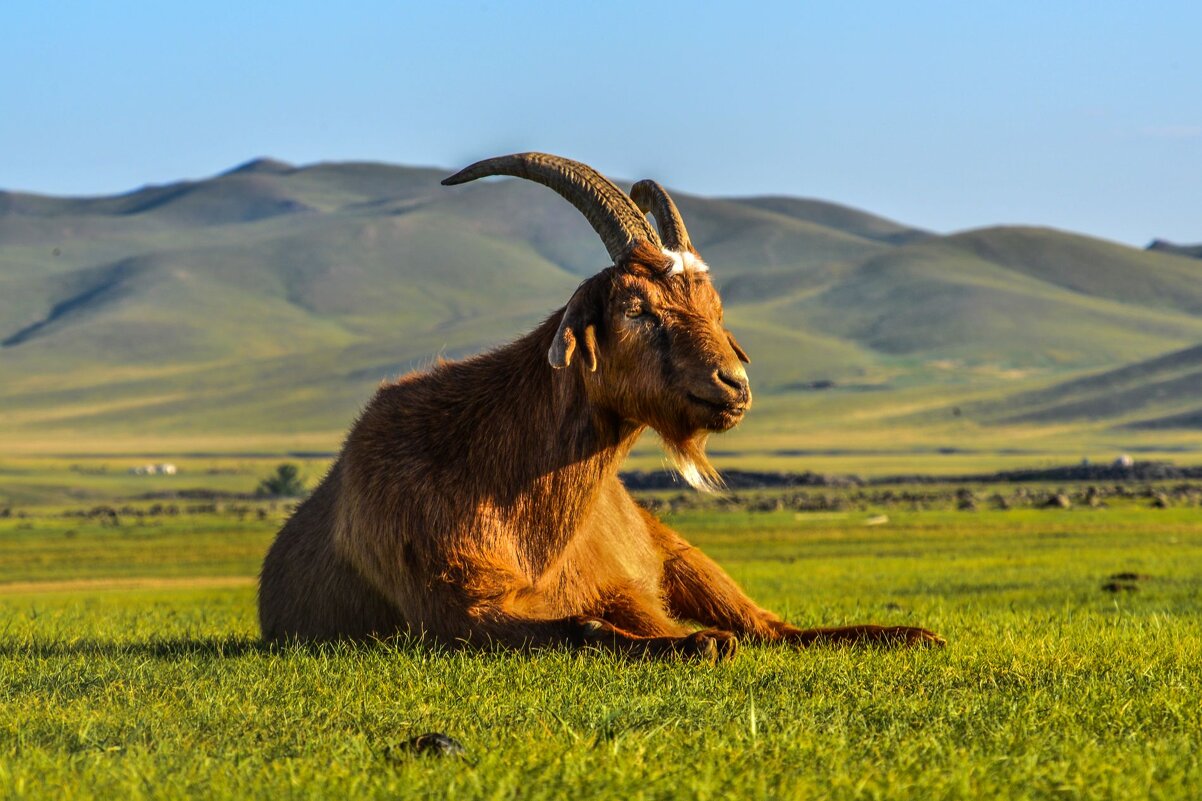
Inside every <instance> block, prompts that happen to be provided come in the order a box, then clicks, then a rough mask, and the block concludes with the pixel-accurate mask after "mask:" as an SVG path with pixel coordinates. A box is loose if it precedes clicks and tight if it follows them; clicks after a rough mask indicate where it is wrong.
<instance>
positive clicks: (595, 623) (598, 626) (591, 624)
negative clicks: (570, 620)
mask: <svg viewBox="0 0 1202 801" xmlns="http://www.w3.org/2000/svg"><path fill="white" fill-rule="evenodd" d="M580 628H581V630H582V631H583V632H584V633H585V634H600V633H601V632H603V631H605V623H603V622H602V621H600V620H595V619H592V618H587V619H585V620H582V621H581V622H580Z"/></svg>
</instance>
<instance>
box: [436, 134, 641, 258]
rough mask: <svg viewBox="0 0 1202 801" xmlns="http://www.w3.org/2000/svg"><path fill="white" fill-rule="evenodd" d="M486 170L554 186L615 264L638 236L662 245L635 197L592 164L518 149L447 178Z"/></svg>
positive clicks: (469, 177) (458, 179)
mask: <svg viewBox="0 0 1202 801" xmlns="http://www.w3.org/2000/svg"><path fill="white" fill-rule="evenodd" d="M486 175H512V176H514V177H515V178H525V179H526V180H528V181H535V182H537V183H540V184H542V185H543V186H547V187H550V188H551V189H554V190H555V191H556V192H558V193H559V194H560V195H562V196H563V197H564V199H565V200H567V201H568V202H569V203H571V204H572V205H573V206H575V207H576V208H577V209H579V210H580V213H581V214H583V215H584V216H585V218H586V219H588V221H589V223H590V224H592V226H593V230H594V231H596V232H597V233H598V234H599V235H600V236H601V241H603V242H604V243H605V249H606V250H608V251H609V257H610V258H611V259H613V260H614V263H615V264H617V263H618V262H620V261H621V260H622V259H623V258H624V257H626V256H627V255H629V254H630V251H631V250H633V249H634V248H635V246H636V245H637V244H638V243H639V242H649V243H651V244H652V245H654V246H655V247H656V248H657V249H658V248H660V247H661V245H660V241H659V237H658V236H656V234H655V230H654V229H653V228H652V227H651V225H650V224H649V223H648V222H647V218H646V216H644V213H643V212H641V211H639V208H638V206H636V205H635V204H634V201H633V200H631V199H630V198H629V197H627V196H626V195H625V193H623V192H622V190H621V189H618V187H616V186H615V185H614V184H613V182H611V181H610V180H609V179H608V178H606V177H605V176H604V175H602V174H601V173H599V172H597V171H596V170H594V169H593V168H592V167H590V166H588V165H587V164H581V163H580V162H578V161H572V160H571V159H565V158H560V157H559V156H551V155H548V154H546V153H516V154H514V155H512V156H498V157H497V158H492V159H485V160H484V161H477V162H476V163H475V164H473V165H471V166H470V167H465V168H464V169H462V170H460V171H459V172H457V173H455V174H454V175H452V176H451V177H450V178H446V179H444V180H443V182H442V183H443V185H444V186H453V185H455V184H463V183H467V182H468V181H474V180H476V179H477V178H483V177H485V176H486Z"/></svg>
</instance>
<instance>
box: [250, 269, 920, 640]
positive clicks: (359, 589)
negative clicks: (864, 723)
mask: <svg viewBox="0 0 1202 801" xmlns="http://www.w3.org/2000/svg"><path fill="white" fill-rule="evenodd" d="M665 269H666V265H665V257H664V256H663V254H662V253H661V252H659V251H658V249H655V248H652V247H650V246H642V247H639V248H636V249H635V250H634V251H633V252H632V253H631V254H630V256H629V258H628V259H625V260H624V261H623V262H622V263H620V264H617V265H615V266H613V267H610V268H608V269H606V270H604V271H602V272H601V273H600V274H598V275H596V276H594V277H593V278H590V279H589V280H587V281H585V282H584V283H583V284H581V286H580V288H579V290H577V292H576V293H575V294H574V295H573V297H572V299H571V301H570V302H569V304H568V305H567V306H566V307H565V308H564V309H561V310H560V311H558V312H556V313H555V314H554V315H552V316H551V317H550V318H549V319H548V320H547V321H546V322H544V323H543V324H542V325H541V326H539V327H538V328H537V329H536V330H535V331H533V332H532V333H530V334H528V335H527V336H525V337H522V338H521V339H519V340H517V341H516V342H513V343H512V344H510V345H507V346H505V347H502V348H500V349H498V350H495V351H492V352H490V353H485V354H483V355H480V356H476V357H474V358H471V359H467V360H465V361H462V362H448V363H442V364H439V365H437V366H435V367H433V368H432V369H430V370H429V371H427V372H424V373H414V374H410V375H407V376H405V377H403V378H402V379H400V380H399V381H397V382H395V383H392V384H389V385H386V386H383V387H382V388H381V389H380V390H379V392H377V394H376V396H375V398H374V399H373V400H372V401H371V403H369V404H368V406H367V408H366V409H365V410H364V412H363V414H362V416H361V417H360V418H359V420H358V421H357V422H356V424H355V426H354V427H353V429H352V430H351V432H350V435H349V436H348V438H347V440H346V443H345V445H344V447H343V449H342V453H341V455H340V456H339V457H338V460H337V461H336V463H335V464H334V466H333V468H332V469H331V470H330V473H329V474H328V475H327V476H326V477H325V479H324V481H323V482H322V483H321V485H320V486H319V487H318V489H317V490H316V491H315V492H314V494H313V495H312V497H310V498H309V499H308V500H307V501H306V502H305V503H304V504H302V505H301V507H300V508H299V509H298V510H297V512H296V514H295V515H293V517H292V518H291V519H290V520H289V521H288V522H287V524H286V525H285V526H284V528H283V530H282V531H281V532H280V534H279V536H278V537H277V539H276V541H275V543H274V544H273V545H272V547H271V550H270V552H269V553H268V555H267V559H266V562H265V563H264V565H263V571H262V576H261V580H260V590H259V611H260V621H261V624H262V628H263V635H264V637H265V638H267V639H269V640H286V639H294V638H295V639H302V640H327V639H334V638H370V637H385V636H389V635H393V634H397V633H410V634H414V635H421V636H426V637H429V638H431V639H433V640H435V641H437V642H439V643H443V644H446V645H457V644H464V643H466V644H470V645H475V646H486V645H493V644H495V645H502V646H508V647H515V648H520V647H538V646H547V645H567V646H573V647H583V646H595V647H602V648H606V649H611V650H615V651H619V652H623V653H628V654H634V655H647V656H666V655H683V656H692V657H697V658H701V659H708V660H712V659H718V658H725V657H728V656H730V655H732V654H733V653H734V651H735V649H736V647H737V643H738V640H737V637H746V638H749V639H751V640H755V641H766V642H787V643H794V644H797V645H809V644H811V643H816V642H852V641H855V642H865V641H870V642H898V643H914V644H920V643H926V644H932V643H934V644H937V643H941V642H942V640H940V639H939V638H938V637H937V636H936V635H934V634H932V633H931V632H928V631H925V630H923V629H917V628H907V627H888V628H886V627H880V626H854V627H849V628H839V629H800V628H796V627H794V626H791V625H789V624H788V623H785V622H784V621H782V620H781V619H780V618H778V617H777V616H776V615H774V614H772V613H771V612H768V611H765V610H764V609H761V608H760V607H758V606H757V605H756V604H755V603H753V602H752V601H751V600H750V599H749V598H748V597H747V596H746V595H744V594H743V592H742V591H741V590H740V589H739V588H738V586H736V584H735V583H734V582H733V581H732V580H731V579H730V577H729V576H727V575H726V573H725V572H723V570H722V569H721V568H720V567H718V565H717V564H715V563H714V562H713V561H711V560H710V559H709V558H707V557H706V556H705V555H704V554H702V553H701V552H700V551H698V550H697V549H696V548H694V547H692V546H690V545H689V544H688V543H687V542H686V541H685V540H684V539H683V538H682V537H681V536H680V535H679V534H677V533H676V532H674V531H672V530H671V529H670V528H668V527H667V526H665V525H664V524H663V523H661V522H660V521H659V520H657V519H656V518H655V517H654V516H652V515H651V514H650V513H648V512H646V511H645V510H643V509H642V508H641V507H639V506H638V505H637V504H636V503H635V502H634V500H633V499H632V498H631V496H630V494H629V493H628V492H627V491H626V489H625V487H623V486H622V483H621V482H620V481H619V479H618V477H617V471H618V468H619V466H620V465H621V463H622V460H623V459H624V458H625V456H626V455H627V453H628V452H629V451H630V449H631V447H632V446H633V445H634V443H635V440H637V439H638V437H639V435H640V434H641V433H642V432H643V431H644V430H645V429H646V428H648V427H650V428H652V429H654V430H655V431H656V432H658V433H659V434H660V436H661V437H662V438H663V440H664V442H665V444H666V446H667V448H668V450H669V452H671V453H672V454H673V455H674V456H675V458H676V459H677V460H678V462H679V463H680V466H681V467H682V471H683V472H684V473H685V474H686V475H689V471H690V470H695V472H694V473H693V478H694V480H695V481H700V482H704V481H705V480H706V479H707V477H708V478H713V477H714V476H715V473H714V471H713V469H712V468H711V467H710V466H709V463H708V462H707V461H705V457H704V453H703V450H702V448H703V445H704V439H705V437H706V436H707V435H708V434H709V433H710V432H718V431H725V430H727V429H729V428H730V427H732V426H733V425H734V424H735V423H737V422H738V421H739V420H740V419H741V418H742V415H743V413H744V412H745V411H746V409H747V408H748V407H749V406H750V404H751V393H750V389H749V387H748V384H747V379H746V374H745V373H744V371H743V368H742V366H741V365H740V363H739V362H740V359H741V358H742V359H744V360H745V359H746V356H745V354H743V353H742V351H741V349H739V347H738V345H737V344H736V343H735V341H734V339H733V337H731V335H730V334H729V332H727V331H726V330H725V329H724V328H723V326H722V306H721V302H720V301H719V298H718V294H717V292H715V290H714V288H713V286H712V284H711V283H710V280H709V277H708V275H707V274H706V273H704V272H689V271H686V272H685V273H683V274H677V275H666V274H665ZM548 354H550V362H551V363H548V362H549V360H548ZM556 362H559V363H560V364H559V365H558V366H561V367H563V368H565V369H554V367H553V364H554V363H556ZM692 623H699V624H701V625H702V626H708V627H712V628H707V629H703V630H701V631H694V630H693V629H694V626H693V625H691V624H692Z"/></svg>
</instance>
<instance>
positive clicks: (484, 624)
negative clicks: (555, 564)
mask: <svg viewBox="0 0 1202 801" xmlns="http://www.w3.org/2000/svg"><path fill="white" fill-rule="evenodd" d="M458 642H459V643H462V644H467V645H475V646H483V647H488V646H497V645H500V646H502V647H509V648H515V649H519V650H526V649H531V648H546V647H556V646H560V647H563V646H567V647H570V648H595V649H600V650H603V651H609V652H612V653H617V654H622V655H624V656H630V657H634V658H650V659H655V658H682V659H695V660H699V661H702V662H716V661H721V660H725V659H730V658H731V657H733V656H734V655H735V652H736V651H737V650H738V647H739V641H738V638H736V637H735V636H734V635H733V634H731V633H730V632H726V631H716V630H713V629H706V630H703V631H696V632H692V633H689V634H684V635H677V634H672V635H665V636H652V637H645V636H639V635H637V634H631V633H630V632H628V631H624V630H622V629H620V628H618V627H617V626H615V625H613V624H612V623H610V622H608V621H606V620H602V619H600V618H596V617H589V616H587V615H574V616H571V617H564V618H558V619H553V620H539V619H532V618H524V617H520V616H515V615H512V614H504V613H501V614H485V615H482V616H479V617H477V618H476V621H475V623H474V625H473V626H472V627H471V633H470V634H469V635H468V636H464V637H460V638H458Z"/></svg>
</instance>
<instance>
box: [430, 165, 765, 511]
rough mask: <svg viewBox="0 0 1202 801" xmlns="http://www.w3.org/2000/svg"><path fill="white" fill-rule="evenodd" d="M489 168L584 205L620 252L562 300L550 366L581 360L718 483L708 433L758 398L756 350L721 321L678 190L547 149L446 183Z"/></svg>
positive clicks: (621, 405) (463, 178)
mask: <svg viewBox="0 0 1202 801" xmlns="http://www.w3.org/2000/svg"><path fill="white" fill-rule="evenodd" d="M486 175H513V176H516V177H519V178H526V179H529V180H533V181H537V182H538V183H541V184H544V185H545V186H549V187H550V188H552V189H554V190H555V191H556V192H558V193H559V194H560V195H562V196H563V197H564V198H566V199H567V200H568V201H570V202H571V203H572V204H573V205H574V206H576V208H577V209H579V210H580V211H581V212H582V213H583V214H584V216H585V217H586V218H587V219H588V221H589V222H590V223H591V224H592V226H593V228H594V229H595V230H596V231H597V233H598V234H599V235H600V236H601V239H602V241H603V242H604V243H605V247H606V249H607V250H608V251H609V255H610V258H611V259H612V260H613V265H612V266H611V267H609V268H607V269H605V270H602V271H601V272H600V273H598V274H597V275H595V276H593V277H592V278H590V279H588V280H587V281H585V282H584V283H583V284H581V285H580V287H579V288H578V289H577V290H576V293H575V294H574V295H573V296H572V299H571V300H570V301H569V302H568V305H567V306H566V307H565V308H564V310H563V314H562V317H561V318H560V321H559V328H558V330H557V332H556V334H555V339H554V341H553V343H552V345H551V348H550V351H549V352H548V354H547V357H548V360H549V361H550V363H551V366H552V367H555V368H559V369H567V368H573V369H578V370H580V371H581V374H582V376H583V380H584V386H585V388H586V391H587V392H588V395H589V398H590V400H591V401H592V402H593V403H594V404H595V405H597V406H599V407H601V408H605V409H608V410H611V411H613V412H614V413H615V414H617V415H619V416H620V417H621V418H623V419H626V420H631V421H634V422H635V423H638V424H641V425H648V426H650V427H652V428H654V429H655V430H656V431H657V432H658V433H659V434H660V436H661V437H662V438H663V440H664V443H665V444H666V445H667V447H668V451H669V453H670V454H671V455H672V456H673V458H674V460H675V461H676V464H677V467H678V468H679V469H680V471H681V474H682V475H683V476H684V478H685V480H687V481H688V482H689V483H690V484H692V485H693V486H695V487H697V488H699V489H712V488H713V487H714V485H715V484H716V483H717V481H718V479H717V473H716V471H715V470H714V469H713V467H712V466H711V465H710V463H709V461H708V460H707V459H706V458H705V452H704V446H705V439H706V437H707V436H708V434H709V433H710V432H715V431H726V430H727V429H729V428H731V427H732V426H734V425H735V424H736V423H738V422H739V420H741V419H742V417H743V414H744V413H745V412H746V411H747V409H748V408H749V407H750V406H751V389H750V386H749V384H748V381H747V374H746V372H744V370H743V366H742V365H741V364H740V362H747V361H749V359H748V358H747V354H746V353H745V352H744V351H743V349H742V348H740V347H739V345H738V343H737V342H735V339H734V337H733V336H732V335H731V333H730V332H729V331H727V330H726V329H725V327H724V326H723V321H722V301H721V300H720V299H719V297H718V293H717V291H716V290H715V289H714V286H713V284H712V283H711V282H710V276H709V267H708V266H707V265H706V264H705V262H704V261H702V260H701V257H700V255H699V254H698V253H697V251H696V249H695V248H694V247H693V245H692V243H691V242H690V241H689V235H688V232H687V230H686V229H685V226H684V221H683V220H682V219H681V217H680V214H679V212H678V211H677V209H676V205H675V204H674V203H673V202H672V199H671V198H670V197H669V196H668V193H667V192H665V191H664V189H663V188H662V187H661V186H659V184H657V183H655V182H654V181H640V182H639V183H637V184H635V185H634V187H632V189H631V194H630V196H627V195H626V194H625V193H624V192H622V190H620V189H619V188H618V187H617V186H615V185H614V184H613V183H611V182H610V181H609V180H608V179H606V178H605V177H604V176H602V175H601V174H599V173H598V172H596V171H595V170H593V169H592V168H591V167H588V166H586V165H584V164H580V163H579V162H575V161H570V160H568V159H562V158H559V157H557V156H549V155H545V154H541V153H522V154H518V155H513V156H502V157H500V158H495V159H488V160H486V161H481V162H478V163H476V164H473V165H472V166H470V167H468V168H467V169H465V170H462V171H461V172H459V173H456V174H455V175H453V176H451V177H450V178H447V179H446V180H444V181H443V183H444V184H460V183H465V182H467V181H472V180H475V179H476V178H481V177H483V176H486ZM647 213H650V214H652V215H653V216H654V217H655V222H656V225H657V227H658V228H659V233H658V234H657V233H656V231H655V229H654V228H652V227H651V225H650V223H649V222H648V220H647V217H646V214H647ZM661 237H662V239H661Z"/></svg>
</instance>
